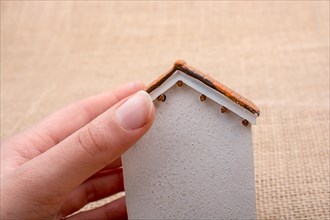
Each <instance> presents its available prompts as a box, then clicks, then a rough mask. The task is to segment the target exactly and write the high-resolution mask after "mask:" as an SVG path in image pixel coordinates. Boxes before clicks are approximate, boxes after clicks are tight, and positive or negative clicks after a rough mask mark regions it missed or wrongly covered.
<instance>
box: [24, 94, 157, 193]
mask: <svg viewBox="0 0 330 220" xmlns="http://www.w3.org/2000/svg"><path fill="white" fill-rule="evenodd" d="M154 115H155V108H154V105H153V102H152V100H151V97H150V96H149V94H148V93H146V92H144V91H139V92H137V93H136V94H134V95H133V96H131V97H128V98H126V99H125V100H122V101H120V102H119V103H117V104H116V105H115V106H113V107H112V108H110V109H108V110H107V111H106V112H104V113H103V114H101V115H99V116H98V117H97V118H95V119H94V120H93V121H91V122H90V123H89V124H87V125H86V126H84V127H83V128H81V129H79V130H78V131H76V132H75V133H73V134H72V135H71V136H69V137H68V138H66V139H65V140H63V141H62V142H60V143H59V144H57V145H56V146H54V147H53V148H51V149H49V150H48V151H46V152H45V153H43V154H41V155H40V156H38V157H36V158H34V159H33V160H31V161H29V162H27V163H25V164H24V165H23V166H25V168H23V169H25V170H26V171H31V170H32V171H33V172H21V173H22V174H23V175H30V177H29V178H33V179H34V181H33V182H32V183H31V184H32V185H30V186H29V187H33V188H35V189H38V191H39V192H42V190H40V189H41V188H43V187H45V186H46V187H47V190H46V191H48V192H51V191H53V190H55V192H56V191H57V192H58V193H60V192H61V193H64V194H65V193H68V192H70V191H71V190H72V189H74V188H75V187H76V186H78V185H79V184H81V183H82V182H83V181H85V180H86V179H87V178H88V177H90V176H91V175H93V174H94V173H96V172H97V171H99V170H100V169H102V168H103V167H104V166H106V165H108V164H109V163H111V162H112V161H114V160H115V159H116V158H118V157H120V155H121V154H123V153H124V152H125V151H126V150H127V149H128V148H129V147H131V146H132V145H133V144H134V143H135V142H136V141H137V140H138V139H139V138H141V137H142V136H143V135H144V134H145V133H146V132H147V131H148V129H149V128H150V127H151V125H152V122H153V120H154ZM68 123H70V122H68ZM64 126H65V125H64ZM24 173H25V174H24ZM59 188H60V189H59ZM29 191H30V192H33V191H34V189H31V188H30V189H29ZM59 191H60V192H59Z"/></svg>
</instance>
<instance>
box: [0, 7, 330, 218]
mask: <svg viewBox="0 0 330 220" xmlns="http://www.w3.org/2000/svg"><path fill="white" fill-rule="evenodd" d="M177 59H184V60H186V61H187V63H188V64H191V65H192V66H194V67H196V68H197V69H200V70H202V71H204V72H206V73H208V74H210V75H211V76H212V77H214V78H215V79H217V80H219V81H220V82H222V83H223V84H225V85H227V86H228V87H230V88H232V89H234V90H235V91H237V92H239V93H240V94H242V95H243V96H245V97H247V98H249V99H250V100H252V101H253V102H255V103H256V104H257V105H258V107H259V108H260V110H261V115H260V117H259V118H258V120H257V125H255V126H254V127H253V135H254V137H253V141H254V163H255V177H256V193H257V208H258V218H260V219H329V218H330V201H329V197H330V192H329V189H330V185H329V181H330V180H329V172H330V170H329V2H328V1H313V2H312V1H280V2H268V1H267V2H266V1H252V2H248V1H234V2H227V1H219V2H107V1H94V2H88V1H80V2H78V1H74V2H70V1H59V2H55V1H45V2H40V1H24V2H23V1H1V137H2V139H5V138H7V137H9V136H11V135H13V134H15V133H17V132H19V131H21V130H23V129H25V128H27V127H29V126H30V125H32V124H33V123H35V122H37V121H38V120H40V119H42V118H43V117H45V116H46V115H48V114H49V113H51V112H53V111H55V110H56V109H58V108H60V107H62V106H65V105H66V104H69V103H71V102H73V101H75V100H79V99H81V98H83V97H86V96H90V95H94V94H97V93H100V92H102V91H105V90H109V89H111V88H114V87H115V86H118V85H120V84H122V83H124V82H128V81H133V80H142V81H144V82H146V83H149V82H151V81H152V80H153V79H155V78H156V77H157V76H158V75H159V74H161V73H163V72H165V71H166V70H167V69H169V68H170V67H171V66H172V65H173V62H174V61H175V60H177ZM63 126H65V125H63ZM120 195H122V194H120ZM13 196H15V195H13ZM112 199H113V198H107V199H104V200H101V201H98V202H94V203H92V204H89V205H87V206H86V207H85V208H84V210H88V209H90V208H93V207H96V206H100V205H103V204H104V203H106V202H109V201H110V200H112Z"/></svg>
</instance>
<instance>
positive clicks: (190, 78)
mask: <svg viewBox="0 0 330 220" xmlns="http://www.w3.org/2000/svg"><path fill="white" fill-rule="evenodd" d="M180 81H181V82H183V83H184V84H186V85H188V86H189V87H191V88H193V89H195V90H196V91H198V92H199V93H201V94H203V95H205V96H206V97H207V98H210V99H212V100H213V101H215V102H217V103H218V104H220V105H221V106H224V107H226V108H227V109H229V110H230V111H232V112H234V113H235V114H237V115H239V116H240V117H242V118H243V119H246V120H247V121H249V122H250V123H252V124H255V123H256V118H257V117H258V115H259V113H260V111H259V109H258V108H257V107H256V105H255V104H254V103H252V102H251V101H249V100H247V99H245V98H244V97H242V96H240V95H239V94H238V93H236V92H234V91H233V90H231V89H229V88H227V87H226V86H224V85H222V84H220V83H219V82H217V81H216V80H214V79H212V78H210V77H209V76H207V75H205V74H203V73H201V72H199V71H198V70H195V69H193V68H192V67H190V66H188V65H186V64H185V62H184V61H177V62H176V63H175V64H174V66H173V68H172V69H171V70H170V71H168V72H167V73H165V74H163V75H162V76H160V77H159V78H158V79H157V80H155V81H154V82H153V83H151V84H150V85H149V86H148V88H147V92H148V93H149V94H150V96H151V98H152V99H153V100H155V99H156V98H157V97H159V96H160V95H162V94H164V93H165V92H166V91H167V90H168V89H170V88H171V87H172V86H173V85H175V84H176V83H177V82H180Z"/></svg>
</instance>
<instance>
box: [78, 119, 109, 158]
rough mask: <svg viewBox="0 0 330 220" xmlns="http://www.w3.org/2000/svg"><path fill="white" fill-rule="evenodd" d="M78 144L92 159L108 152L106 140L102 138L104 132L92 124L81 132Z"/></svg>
mask: <svg viewBox="0 0 330 220" xmlns="http://www.w3.org/2000/svg"><path fill="white" fill-rule="evenodd" d="M78 143H79V145H80V147H81V148H82V150H83V151H85V152H86V153H87V154H88V155H89V156H91V157H94V156H95V155H102V154H104V153H105V152H106V150H107V147H106V143H105V141H104V138H102V131H101V130H100V129H98V128H97V127H95V126H93V124H92V123H90V124H89V125H87V126H86V127H84V128H83V129H82V130H81V132H79V134H78Z"/></svg>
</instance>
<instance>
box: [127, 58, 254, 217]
mask: <svg viewBox="0 0 330 220" xmlns="http://www.w3.org/2000/svg"><path fill="white" fill-rule="evenodd" d="M147 92H148V93H149V94H150V96H151V97H152V99H153V100H154V104H155V106H156V117H155V122H154V124H153V126H152V128H151V129H150V130H149V131H148V133H147V134H146V135H145V136H144V137H143V138H142V139H141V140H140V141H138V142H137V143H136V144H135V146H133V147H132V148H131V149H129V150H128V151H127V152H126V153H125V154H124V155H123V156H122V162H123V169H124V183H125V191H126V203H127V211H128V216H129V218H130V219H256V201H255V200H256V199H255V186H254V169H253V145H252V130H251V124H255V123H256V118H257V117H258V116H259V109H258V108H257V106H256V105H255V104H253V103H252V102H251V101H249V100H247V99H246V98H244V97H242V96H241V95H239V94H238V93H236V92H234V91H233V90H231V89H229V88H228V87H226V86H225V85H223V84H221V83H219V82H217V81H216V80H214V79H212V78H211V77H210V76H208V75H206V74H204V73H202V72H200V71H198V70H196V69H194V68H192V67H191V66H189V65H187V64H186V63H185V62H184V61H177V62H176V63H175V64H174V66H173V67H172V68H171V69H170V70H169V71H168V72H166V73H165V74H163V75H161V76H160V77H159V78H158V79H156V80H155V81H154V82H152V83H151V84H150V85H149V86H148V88H147Z"/></svg>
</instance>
